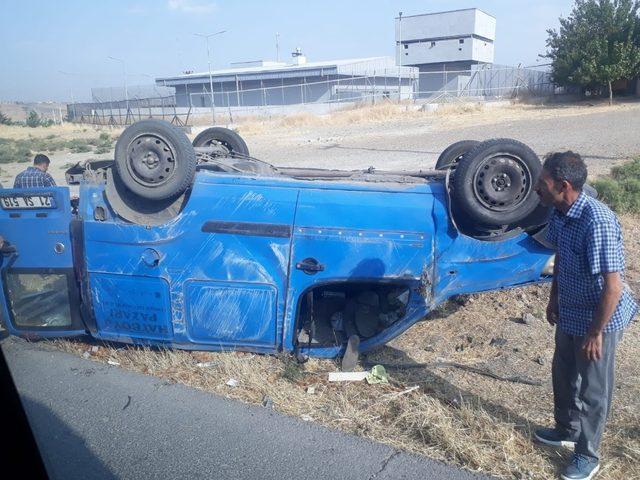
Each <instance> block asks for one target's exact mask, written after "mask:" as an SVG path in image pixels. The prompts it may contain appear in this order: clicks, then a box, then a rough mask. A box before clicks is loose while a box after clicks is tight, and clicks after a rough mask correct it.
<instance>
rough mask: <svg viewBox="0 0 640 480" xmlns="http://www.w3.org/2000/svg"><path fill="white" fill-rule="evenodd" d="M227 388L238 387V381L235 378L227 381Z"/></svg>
mask: <svg viewBox="0 0 640 480" xmlns="http://www.w3.org/2000/svg"><path fill="white" fill-rule="evenodd" d="M225 385H226V386H228V387H237V386H238V385H239V384H238V380H236V379H235V378H230V379H229V380H227V383H225Z"/></svg>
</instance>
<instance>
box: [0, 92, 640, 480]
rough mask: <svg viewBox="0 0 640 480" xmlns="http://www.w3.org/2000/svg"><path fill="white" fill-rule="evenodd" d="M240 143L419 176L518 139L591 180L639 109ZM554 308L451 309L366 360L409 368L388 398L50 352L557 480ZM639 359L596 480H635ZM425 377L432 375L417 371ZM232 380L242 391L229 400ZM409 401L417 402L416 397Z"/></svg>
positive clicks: (336, 123)
mask: <svg viewBox="0 0 640 480" xmlns="http://www.w3.org/2000/svg"><path fill="white" fill-rule="evenodd" d="M385 108H386V107H385ZM237 128H238V129H239V131H240V133H241V134H242V135H243V136H244V137H245V139H246V141H247V143H248V145H249V148H250V149H251V151H252V154H254V155H255V156H257V157H258V158H262V159H264V160H267V161H270V162H272V163H274V164H276V165H295V166H302V165H304V166H310V167H327V168H363V167H368V166H370V165H373V166H374V167H376V168H379V169H391V168H393V169H398V168H407V169H420V168H423V169H424V168H430V167H432V166H433V165H434V163H435V160H436V158H437V156H438V154H439V153H440V151H442V150H443V149H444V148H445V147H446V146H447V145H448V144H450V143H452V142H454V141H457V140H462V139H466V138H473V139H484V138H490V137H511V138H516V139H519V140H521V141H524V142H525V143H527V144H528V145H530V146H532V148H533V149H534V150H535V151H536V152H537V153H539V154H544V153H546V152H548V151H551V150H555V149H566V148H568V149H572V150H575V151H578V152H580V153H582V154H583V155H584V156H585V158H586V160H587V162H588V165H589V168H590V173H591V175H592V176H593V175H598V174H602V173H606V172H607V171H608V170H609V168H610V167H611V166H612V165H614V164H616V163H618V162H620V161H623V160H625V159H628V158H631V157H633V156H636V155H638V154H640V138H639V137H638V135H637V132H638V131H640V103H637V102H629V103H624V104H619V105H616V106H614V107H613V108H609V107H606V106H603V105H593V106H590V105H589V104H582V105H578V106H566V107H533V106H512V107H500V108H492V109H489V108H480V107H477V106H460V107H456V108H453V107H452V108H450V109H449V110H448V111H441V112H416V111H413V110H412V111H407V110H404V107H398V108H395V107H394V108H393V109H389V108H386V109H385V110H384V111H383V110H382V108H381V107H378V110H376V109H369V110H367V111H346V112H341V113H338V114H334V115H333V116H332V117H331V118H322V117H321V118H318V117H307V116H301V117H291V118H288V119H272V120H270V121H258V120H255V121H246V122H245V123H241V124H239V125H237ZM194 133H195V132H194ZM2 136H4V135H3V131H2V129H0V137H2ZM77 155H78V157H81V156H82V155H84V157H85V158H86V154H77ZM71 159H72V157H71V156H70V155H69V154H65V153H62V154H60V156H58V155H56V156H55V157H54V165H52V171H53V173H54V176H55V177H56V179H60V178H62V177H63V175H62V177H61V176H60V172H62V173H63V171H62V170H61V164H62V163H63V162H68V161H71ZM23 165H24V164H23ZM2 168H3V170H4V169H5V166H4V165H3V166H2ZM3 180H4V176H3ZM622 222H623V227H624V232H625V244H626V248H627V260H628V277H629V278H628V280H629V283H630V285H631V287H632V288H633V289H634V290H635V291H636V292H639V291H640V255H639V254H640V219H639V218H637V217H632V216H624V217H623V218H622ZM547 296H548V286H534V287H529V288H523V289H515V290H510V291H502V292H495V293H487V294H479V295H474V296H472V297H470V298H469V299H468V300H467V301H465V302H459V303H456V302H449V303H448V304H446V305H445V306H443V307H442V308H439V309H438V310H437V311H435V312H433V313H432V314H431V315H430V316H429V317H428V318H427V319H425V321H423V322H421V323H418V324H416V325H415V326H413V327H412V328H411V329H410V330H408V331H407V332H405V333H404V334H403V335H401V336H400V337H398V338H397V339H395V340H394V341H392V342H391V343H390V344H389V345H387V346H386V347H385V348H383V349H382V350H380V351H378V352H375V353H373V354H370V355H369V356H368V357H367V358H366V359H365V360H366V361H367V362H372V363H384V364H387V365H389V364H405V365H406V364H413V365H414V367H415V368H404V369H390V370H389V373H390V377H391V384H390V385H367V384H366V383H364V382H362V383H349V384H335V383H329V382H328V381H327V372H329V371H333V370H335V369H337V364H336V363H335V362H333V361H328V360H326V361H319V360H311V361H309V362H308V363H306V364H304V365H302V366H300V365H298V364H296V363H295V362H294V361H292V359H290V358H289V357H287V356H282V357H270V356H262V355H253V354H246V353H203V352H182V351H177V352H176V351H162V350H160V351H158V350H149V349H143V348H133V347H123V346H122V345H115V344H91V343H85V342H84V341H56V342H54V344H55V345H56V346H57V347H58V348H61V349H64V350H67V351H71V352H73V353H76V354H78V355H84V356H86V357H90V358H92V359H94V360H96V361H102V362H111V363H112V364H117V365H119V366H120V367H122V368H129V369H133V370H137V371H140V372H143V373H147V374H151V375H157V376H159V377H162V378H165V379H167V380H168V381H172V382H180V383H185V384H187V385H191V386H194V387H196V388H201V389H204V390H208V391H212V392H215V393H218V394H222V395H227V396H229V397H232V398H236V399H240V400H242V401H246V402H250V403H256V404H263V405H265V407H266V408H275V409H276V410H278V411H280V412H283V413H286V414H290V415H294V416H298V417H301V418H302V419H304V420H307V421H315V422H318V423H321V424H323V425H327V426H329V427H332V428H338V429H341V430H344V431H347V432H352V433H355V434H358V435H362V436H365V437H368V438H371V439H374V440H377V441H382V442H385V443H388V444H390V445H392V446H394V447H396V448H401V449H406V450H410V451H413V452H417V453H420V454H424V455H428V456H431V457H435V458H440V459H443V460H445V461H448V462H451V463H455V464H458V465H461V466H463V467H464V468H467V469H470V470H474V471H482V472H486V473H490V474H493V475H496V476H499V477H501V478H527V479H529V478H531V479H546V478H554V477H557V475H558V473H559V472H560V470H561V469H562V467H563V466H564V464H565V462H566V461H567V459H568V458H569V452H567V451H565V450H562V449H553V448H547V447H543V446H540V445H537V444H535V443H533V442H532V441H531V440H530V437H531V432H532V430H533V429H535V428H537V427H538V426H541V425H549V424H551V422H552V420H553V415H552V405H553V402H552V390H551V382H550V368H551V358H552V352H553V328H552V327H551V326H549V325H548V324H547V323H546V321H545V320H544V313H543V312H544V310H545V306H546V301H547ZM460 303H464V304H460ZM525 314H531V315H532V316H533V317H528V318H530V319H531V321H529V322H528V323H524V322H523V321H522V320H523V318H524V315H525ZM92 347H93V349H92ZM639 357H640V329H639V328H638V321H637V320H635V321H634V323H633V324H632V325H631V327H630V328H629V329H628V331H627V332H626V333H625V336H624V339H623V341H622V343H621V345H620V349H619V355H618V365H617V386H616V392H615V400H614V408H613V412H612V416H611V418H610V421H609V424H608V426H607V430H606V432H605V437H604V442H603V447H602V450H603V461H602V473H601V474H600V476H599V477H598V478H602V479H613V480H618V479H619V480H622V479H631V478H640V363H639V362H638V360H637V359H638V358H639ZM421 363H426V364H427V365H426V366H423V367H416V364H421ZM447 363H456V364H461V365H467V366H471V367H474V368H478V369H482V370H484V371H488V372H491V373H492V374H493V375H497V376H499V377H513V376H517V377H519V379H520V380H522V379H525V381H531V382H529V383H534V385H531V384H526V383H520V382H514V381H504V380H500V379H496V378H494V377H488V376H485V375H480V374H478V373H475V372H471V371H467V370H463V369H461V368H456V367H450V366H444V365H443V364H447ZM231 378H233V379H235V380H237V382H238V386H237V387H231V386H229V385H227V382H228V381H229V379H231ZM414 386H417V387H418V388H416V389H413V390H412V387H414Z"/></svg>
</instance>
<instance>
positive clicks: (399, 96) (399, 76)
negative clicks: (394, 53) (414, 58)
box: [398, 12, 403, 101]
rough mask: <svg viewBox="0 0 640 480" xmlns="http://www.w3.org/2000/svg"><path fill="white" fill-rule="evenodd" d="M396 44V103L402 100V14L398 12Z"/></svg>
mask: <svg viewBox="0 0 640 480" xmlns="http://www.w3.org/2000/svg"><path fill="white" fill-rule="evenodd" d="M398 43H399V44H400V66H399V68H398V101H401V100H402V53H403V51H402V12H398Z"/></svg>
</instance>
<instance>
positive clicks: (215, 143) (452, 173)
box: [0, 120, 553, 357]
mask: <svg viewBox="0 0 640 480" xmlns="http://www.w3.org/2000/svg"><path fill="white" fill-rule="evenodd" d="M437 168H438V169H436V170H431V171H416V172H405V171H403V172H390V171H387V172H382V171H376V170H374V169H372V168H371V169H368V170H364V171H340V170H320V169H301V168H276V167H273V166H271V165H269V164H267V163H265V162H262V161H259V160H257V159H255V158H253V157H251V156H250V155H249V151H248V148H247V146H246V144H245V143H244V142H243V141H242V139H241V138H240V137H239V136H238V135H237V134H235V133H234V132H232V131H229V130H225V129H220V128H213V129H208V130H206V131H205V132H203V134H201V135H199V136H198V137H196V139H195V140H194V142H193V144H192V143H190V142H189V140H188V138H187V137H186V135H185V134H184V133H183V132H182V131H181V130H179V129H178V128H176V127H174V126H172V125H170V124H168V123H165V122H160V121H154V120H145V121H141V122H138V123H136V124H134V125H132V126H130V127H129V128H127V129H126V130H125V131H124V132H123V134H122V135H121V136H120V138H119V140H118V142H117V145H116V151H115V160H114V161H96V162H87V163H85V164H78V165H77V166H75V167H73V168H71V169H69V170H68V171H67V180H68V182H69V183H71V184H79V185H80V186H79V204H74V205H72V204H71V201H70V191H69V187H66V186H65V187H54V188H47V189H41V190H12V189H5V190H2V191H1V192H0V207H1V209H0V234H1V235H2V236H3V237H4V239H5V243H4V246H3V247H2V250H1V251H2V267H1V270H2V285H3V288H2V292H1V293H0V303H1V304H2V313H3V320H4V323H5V324H6V328H7V329H8V330H9V332H10V333H11V334H14V335H20V336H26V337H29V338H42V337H63V336H78V335H86V334H88V335H90V336H92V337H94V338H96V339H101V340H109V341H117V342H127V343H133V344H138V345H156V346H166V347H172V348H184V349H198V350H231V349H238V350H250V351H256V352H264V353H275V352H280V351H290V352H296V353H299V354H308V355H312V356H320V357H334V356H338V355H341V354H342V353H343V352H344V350H345V348H346V345H347V341H348V339H349V338H353V337H354V336H356V337H357V338H358V339H359V340H360V351H363V352H364V351H367V350H370V349H372V348H374V347H376V346H379V345H382V344H384V343H385V342H388V341H389V340H391V339H393V338H394V337H396V336H398V335H399V334H401V333H402V332H404V331H405V330H406V329H408V328H409V327H410V326H411V325H413V324H414V323H415V322H417V321H419V320H421V319H423V318H424V317H425V315H427V314H428V313H429V311H431V310H432V309H433V308H434V307H436V306H437V305H439V304H440V303H442V302H444V301H445V300H447V299H448V298H450V297H452V296H455V295H460V294H468V293H473V292H483V291H489V290H496V289H502V288H509V287H514V286H518V285H527V284H532V283H538V282H544V281H547V280H548V279H549V278H550V275H551V272H552V262H553V257H552V253H553V252H552V251H551V250H549V249H548V248H546V247H545V246H544V245H542V244H541V243H540V242H538V241H537V240H536V239H535V238H534V237H535V235H536V234H539V233H540V231H541V230H542V229H543V228H544V226H545V224H546V222H547V217H548V213H549V212H548V211H547V210H546V209H544V208H543V207H541V206H539V205H538V199H537V196H536V194H535V192H534V188H533V186H534V182H535V177H536V176H537V174H538V173H539V170H540V168H541V166H540V161H539V159H538V157H537V156H536V155H535V154H534V153H533V152H532V151H531V150H530V149H529V148H528V147H526V146H525V145H523V144H521V143H519V142H516V141H513V140H505V139H499V140H489V141H486V142H469V141H467V142H458V143H457V144H454V145H452V146H451V147H450V148H448V149H447V150H445V152H443V155H441V158H440V160H439V162H438V165H437Z"/></svg>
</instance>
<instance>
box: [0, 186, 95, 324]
mask: <svg viewBox="0 0 640 480" xmlns="http://www.w3.org/2000/svg"><path fill="white" fill-rule="evenodd" d="M0 195H1V196H8V197H12V196H23V195H29V196H37V195H43V196H51V197H52V199H53V202H52V205H53V206H54V208H37V209H28V210H27V209H16V210H13V209H12V210H5V209H2V208H0V235H1V236H2V237H3V238H4V239H5V240H6V241H7V242H9V243H10V244H12V245H13V246H15V247H16V250H17V252H16V255H13V256H8V257H4V258H2V259H1V262H2V263H1V267H0V269H1V270H2V282H3V287H4V288H2V289H0V303H2V316H3V318H4V319H5V324H6V327H7V329H8V330H9V332H10V333H11V334H13V335H23V336H34V337H64V336H75V335H81V334H84V333H85V329H84V327H83V326H82V325H80V324H78V325H74V326H72V327H69V328H61V327H56V326H51V327H46V328H44V329H39V328H38V329H30V328H25V327H22V328H16V327H15V326H14V325H13V324H12V322H11V321H10V319H11V318H12V315H11V312H10V310H9V309H10V308H11V302H10V300H9V298H7V295H8V290H7V288H6V287H7V286H6V285H5V283H6V282H5V275H7V274H9V272H11V271H12V270H18V271H20V272H22V273H25V274H29V273H33V274H46V273H54V274H58V275H71V273H72V269H73V258H72V254H73V248H72V244H71V235H70V231H69V223H70V221H71V218H72V214H71V204H70V196H69V189H68V188H67V187H49V188H39V189H3V190H2V191H1V192H0ZM68 293H69V297H68V299H69V302H70V303H71V300H72V299H74V298H75V296H74V295H72V292H68ZM74 308H77V305H70V309H72V310H73V309H74ZM76 313H77V312H76V311H75V310H74V311H73V312H72V316H73V317H76ZM75 323H76V322H75V321H74V324H75ZM78 323H80V322H79V321H78Z"/></svg>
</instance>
